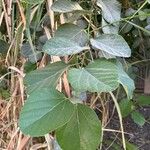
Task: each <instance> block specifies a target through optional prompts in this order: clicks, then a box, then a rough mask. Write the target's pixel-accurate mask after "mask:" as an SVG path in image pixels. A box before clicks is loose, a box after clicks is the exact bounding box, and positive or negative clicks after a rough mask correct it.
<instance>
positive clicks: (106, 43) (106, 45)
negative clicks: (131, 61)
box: [90, 34, 131, 57]
mask: <svg viewBox="0 0 150 150" xmlns="http://www.w3.org/2000/svg"><path fill="white" fill-rule="evenodd" d="M90 41H91V45H92V47H93V48H94V49H99V50H102V51H105V52H107V53H109V54H111V55H114V56H119V57H130V56H131V49H130V47H129V46H128V44H127V42H126V41H125V40H124V39H123V37H122V36H120V35H117V34H102V35H100V36H99V37H97V38H95V39H91V40H90Z"/></svg>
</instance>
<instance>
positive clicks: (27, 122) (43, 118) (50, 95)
mask: <svg viewBox="0 0 150 150" xmlns="http://www.w3.org/2000/svg"><path fill="white" fill-rule="evenodd" d="M73 112H74V106H73V104H72V103H71V102H70V101H69V100H67V99H66V98H65V96H64V95H63V94H62V93H60V92H58V91H56V90H54V89H52V88H51V89H48V88H42V89H38V90H36V91H34V92H33V93H32V94H31V95H30V96H29V98H28V99H27V102H26V103H25V105H24V107H23V109H22V111H21V115H20V120H19V126H20V129H21V131H22V132H23V133H24V134H29V135H31V136H43V135H44V134H47V133H49V132H51V131H53V130H55V129H57V128H59V127H61V126H63V125H64V124H66V123H67V122H68V121H69V119H70V118H71V116H72V114H73Z"/></svg>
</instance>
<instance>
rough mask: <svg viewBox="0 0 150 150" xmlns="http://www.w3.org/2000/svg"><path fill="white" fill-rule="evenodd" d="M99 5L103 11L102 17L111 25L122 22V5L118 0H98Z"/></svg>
mask: <svg viewBox="0 0 150 150" xmlns="http://www.w3.org/2000/svg"><path fill="white" fill-rule="evenodd" d="M97 5H98V6H99V7H100V8H101V9H102V16H103V17H104V18H105V20H107V22H109V23H114V22H116V21H119V20H120V16H121V5H120V3H119V2H118V1H117V0H111V2H110V0H97Z"/></svg>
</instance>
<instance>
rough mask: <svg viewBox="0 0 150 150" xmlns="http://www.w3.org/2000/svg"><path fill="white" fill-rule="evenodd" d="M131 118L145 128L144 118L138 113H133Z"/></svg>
mask: <svg viewBox="0 0 150 150" xmlns="http://www.w3.org/2000/svg"><path fill="white" fill-rule="evenodd" d="M131 118H132V119H133V121H134V122H135V123H136V124H138V125H140V126H143V125H144V124H145V122H146V120H145V118H144V116H143V115H142V114H141V113H139V112H138V111H133V112H132V114H131Z"/></svg>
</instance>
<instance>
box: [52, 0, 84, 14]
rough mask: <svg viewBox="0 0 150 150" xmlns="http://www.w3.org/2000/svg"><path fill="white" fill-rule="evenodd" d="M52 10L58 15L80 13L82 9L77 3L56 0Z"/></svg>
mask: <svg viewBox="0 0 150 150" xmlns="http://www.w3.org/2000/svg"><path fill="white" fill-rule="evenodd" d="M51 8H52V10H53V11H54V12H59V13H69V12H74V11H79V10H80V11H82V10H83V9H82V7H81V6H80V5H79V4H78V3H77V2H71V1H68V0H57V1H55V2H54V3H53V5H52V7H51Z"/></svg>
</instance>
